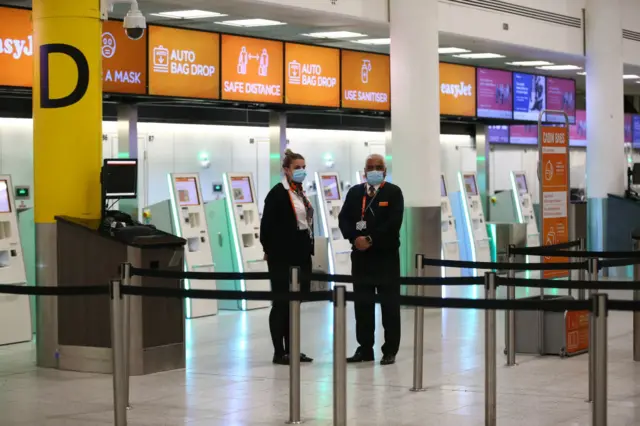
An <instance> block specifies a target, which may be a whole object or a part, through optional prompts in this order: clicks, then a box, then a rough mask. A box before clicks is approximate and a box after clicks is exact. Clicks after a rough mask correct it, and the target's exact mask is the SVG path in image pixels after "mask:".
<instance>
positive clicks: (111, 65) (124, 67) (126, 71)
mask: <svg viewBox="0 0 640 426" xmlns="http://www.w3.org/2000/svg"><path fill="white" fill-rule="evenodd" d="M146 58H147V34H146V33H145V35H144V36H143V37H142V38H141V39H140V40H131V39H130V38H129V37H127V34H126V33H125V32H124V28H123V27H122V22H119V21H105V22H103V23H102V91H103V92H106V93H132V94H139V95H144V94H146V93H147V60H146Z"/></svg>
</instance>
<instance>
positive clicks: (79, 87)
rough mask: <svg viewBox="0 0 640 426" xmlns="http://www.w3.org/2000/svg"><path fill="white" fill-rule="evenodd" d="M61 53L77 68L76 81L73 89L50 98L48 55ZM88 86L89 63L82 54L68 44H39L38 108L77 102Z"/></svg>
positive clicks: (57, 106) (62, 105)
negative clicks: (65, 94)
mask: <svg viewBox="0 0 640 426" xmlns="http://www.w3.org/2000/svg"><path fill="white" fill-rule="evenodd" d="M52 53H61V54H63V55H67V56H68V57H70V58H71V59H73V62H75V63H76V67H77V68H78V81H77V83H76V87H75V89H73V91H72V92H71V93H70V94H68V95H67V96H65V97H63V98H58V99H51V97H50V90H49V81H50V78H49V77H50V76H49V55H50V54H52ZM58 78H63V77H60V76H59V77H58ZM88 87H89V63H88V62H87V58H86V57H85V56H84V54H83V53H82V52H81V51H80V50H79V49H78V48H76V47H73V46H70V45H68V44H43V45H42V46H40V108H65V107H68V106H71V105H73V104H75V103H77V102H79V101H80V100H81V99H82V98H83V97H84V95H85V93H87V88H88Z"/></svg>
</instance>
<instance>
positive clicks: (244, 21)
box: [216, 18, 287, 28]
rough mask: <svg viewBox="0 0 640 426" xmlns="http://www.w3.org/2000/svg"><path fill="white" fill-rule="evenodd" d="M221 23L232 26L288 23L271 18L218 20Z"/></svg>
mask: <svg viewBox="0 0 640 426" xmlns="http://www.w3.org/2000/svg"><path fill="white" fill-rule="evenodd" d="M216 24H220V25H230V26H232V27H245V28H250V27H273V26H275V25H287V24H286V22H280V21H272V20H271V19H259V18H258V19H235V20H231V21H222V22H216Z"/></svg>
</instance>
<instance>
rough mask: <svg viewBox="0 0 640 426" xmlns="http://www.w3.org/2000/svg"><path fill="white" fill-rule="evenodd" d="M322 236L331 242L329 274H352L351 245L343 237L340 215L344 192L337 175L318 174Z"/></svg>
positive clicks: (317, 183) (317, 184)
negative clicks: (339, 221) (339, 222)
mask: <svg viewBox="0 0 640 426" xmlns="http://www.w3.org/2000/svg"><path fill="white" fill-rule="evenodd" d="M316 186H317V188H318V205H319V209H320V220H321V223H322V234H323V236H324V237H327V239H328V240H329V272H330V273H331V274H346V275H350V274H351V243H350V242H349V240H346V239H345V238H344V237H343V236H342V232H341V231H340V226H339V224H338V215H339V214H340V210H341V209H342V205H343V201H342V193H341V192H342V191H341V188H340V177H339V175H338V174H337V173H329V172H327V173H316Z"/></svg>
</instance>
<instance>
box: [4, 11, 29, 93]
mask: <svg viewBox="0 0 640 426" xmlns="http://www.w3.org/2000/svg"><path fill="white" fill-rule="evenodd" d="M0 22H1V23H2V24H1V25H0V86H15V87H31V86H33V49H34V43H33V36H32V35H31V34H32V32H33V31H32V25H31V11H30V10H24V9H11V8H5V7H0Z"/></svg>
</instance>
